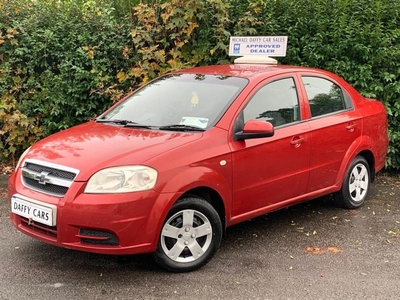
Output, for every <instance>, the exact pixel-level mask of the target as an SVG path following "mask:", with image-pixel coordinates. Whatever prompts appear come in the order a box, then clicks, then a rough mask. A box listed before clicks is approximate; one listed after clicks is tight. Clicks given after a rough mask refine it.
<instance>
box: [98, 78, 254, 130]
mask: <svg viewBox="0 0 400 300" xmlns="http://www.w3.org/2000/svg"><path fill="white" fill-rule="evenodd" d="M247 82H248V81H247V79H244V78H239V77H230V76H221V75H203V74H169V75H166V76H163V77H160V78H159V79H157V80H156V81H153V82H151V83H150V84H148V85H146V86H144V87H143V88H141V89H139V90H138V91H136V92H135V93H133V94H132V95H130V96H129V97H128V98H127V99H125V100H124V101H123V102H121V103H120V104H119V105H117V106H116V107H114V108H113V109H112V110H111V111H109V112H108V113H106V114H103V115H102V116H100V117H99V118H98V119H97V120H98V121H99V122H113V120H115V123H117V124H122V125H127V124H128V125H133V124H137V125H138V126H142V127H143V126H149V127H157V128H159V129H162V130H168V129H171V128H174V129H175V130H179V129H180V128H185V127H186V128H196V127H198V128H199V129H204V130H206V129H208V128H210V127H212V126H213V125H214V124H215V123H217V122H218V120H219V119H220V118H221V116H222V115H223V113H224V112H225V110H226V109H227V108H228V107H229V105H230V104H231V103H232V101H233V100H234V99H235V98H236V97H237V95H238V94H239V93H240V92H241V91H242V89H243V88H244V87H245V86H246V84H247ZM177 125H179V126H177ZM172 126H175V127H172ZM133 127H134V126H133Z"/></svg>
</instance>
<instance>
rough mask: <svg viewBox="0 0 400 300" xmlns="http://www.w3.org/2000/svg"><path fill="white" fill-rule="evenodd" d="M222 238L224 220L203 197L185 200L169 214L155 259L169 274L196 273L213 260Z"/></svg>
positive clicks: (176, 204) (180, 201) (176, 205)
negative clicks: (170, 272) (195, 271)
mask: <svg viewBox="0 0 400 300" xmlns="http://www.w3.org/2000/svg"><path fill="white" fill-rule="evenodd" d="M221 239H222V224H221V219H220V217H219V215H218V213H217V212H216V210H215V209H214V207H213V206H212V205H211V204H209V203H208V202H206V201H205V200H203V199H201V198H197V197H190V198H184V199H182V200H179V201H178V202H177V203H175V204H174V205H173V206H172V208H171V210H170V211H169V213H168V215H167V218H166V220H165V222H164V225H163V227H162V229H161V233H160V238H159V241H158V245H157V251H156V252H155V253H154V259H155V261H156V262H157V263H158V264H159V265H161V266H162V267H163V268H165V269H166V270H168V271H172V272H189V271H194V270H197V269H199V268H201V267H202V266H204V265H205V264H206V263H207V262H209V261H210V260H211V258H212V257H213V256H214V254H215V253H216V252H217V251H218V249H219V246H220V244H221Z"/></svg>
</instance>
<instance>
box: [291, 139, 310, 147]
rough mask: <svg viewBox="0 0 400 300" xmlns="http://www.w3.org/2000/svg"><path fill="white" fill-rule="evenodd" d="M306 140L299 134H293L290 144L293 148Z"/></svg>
mask: <svg viewBox="0 0 400 300" xmlns="http://www.w3.org/2000/svg"><path fill="white" fill-rule="evenodd" d="M305 141H306V139H305V138H303V137H300V136H295V137H294V138H293V139H292V140H291V141H290V145H292V146H294V147H295V148H299V147H300V145H301V144H302V143H304V142H305Z"/></svg>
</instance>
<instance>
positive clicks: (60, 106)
mask: <svg viewBox="0 0 400 300" xmlns="http://www.w3.org/2000/svg"><path fill="white" fill-rule="evenodd" d="M230 35H288V36H289V44H288V53H287V57H285V58H281V59H279V60H280V62H281V63H284V64H294V65H307V66H313V67H318V68H323V69H327V70H330V71H332V72H334V73H337V74H339V75H340V76H342V77H343V78H345V79H346V80H347V81H349V82H350V83H351V84H352V85H353V86H354V87H355V88H356V89H358V90H359V91H361V93H362V94H363V95H364V96H367V97H372V98H377V99H379V100H381V101H382V102H383V103H384V104H385V105H386V108H387V111H388V115H389V136H390V148H389V153H388V159H387V167H388V169H394V170H396V169H397V170H400V118H399V114H400V101H399V96H400V2H399V1H390V0H314V1H309V0H280V1H276V0H247V1H242V0H186V1H185V0H163V1H160V0H147V1H143V0H142V1H139V0H68V1H57V0H41V1H26V0H7V1H6V0H0V97H1V104H0V146H2V148H3V151H2V154H1V159H6V158H8V157H13V156H14V155H18V154H19V153H21V151H22V150H23V149H24V148H26V147H27V146H28V145H29V144H31V143H33V142H34V141H35V140H37V139H40V138H42V137H44V136H46V135H48V134H51V133H53V132H56V131H59V130H62V129H65V128H68V127H70V126H73V125H75V124H78V123H82V122H84V121H86V120H89V119H91V118H93V117H94V116H96V115H97V114H99V113H100V112H101V111H103V110H104V109H105V108H106V107H108V106H109V105H111V104H112V103H113V102H114V101H116V100H118V99H120V98H121V96H122V95H124V94H126V93H128V92H129V91H131V90H133V89H135V88H136V87H137V86H139V85H140V84H142V83H144V82H146V81H148V80H150V79H152V78H154V77H156V76H158V75H160V74H163V73H165V72H169V71H171V70H175V69H178V68H182V67H186V66H194V65H207V64H215V63H226V62H229V61H230V58H229V57H228V56H227V50H228V43H229V36H230Z"/></svg>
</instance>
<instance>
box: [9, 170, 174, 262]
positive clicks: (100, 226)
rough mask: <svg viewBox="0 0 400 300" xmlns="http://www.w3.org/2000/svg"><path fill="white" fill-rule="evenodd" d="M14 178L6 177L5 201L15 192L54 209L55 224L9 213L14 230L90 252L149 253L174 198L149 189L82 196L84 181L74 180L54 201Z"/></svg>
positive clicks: (52, 197) (172, 195) (51, 242)
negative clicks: (42, 222)
mask: <svg viewBox="0 0 400 300" xmlns="http://www.w3.org/2000/svg"><path fill="white" fill-rule="evenodd" d="M18 176H19V175H18V171H16V172H14V173H13V174H12V175H11V176H10V179H9V187H8V194H9V197H8V198H9V199H11V197H12V196H13V195H15V194H18V195H22V196H24V197H28V198H30V199H34V200H37V201H40V202H43V203H47V204H52V205H55V206H56V207H57V213H56V225H55V226H48V225H44V224H41V223H38V222H36V221H32V220H30V219H27V218H25V217H21V216H19V215H17V214H14V213H11V215H10V218H11V221H12V222H13V224H14V225H15V226H16V227H17V229H18V230H19V231H21V232H23V233H25V234H27V235H29V236H31V237H33V238H35V239H38V240H41V241H44V242H46V243H49V244H53V245H56V246H60V247H64V248H69V249H75V250H81V251H86V252H93V253H101V254H117V255H119V254H121V255H122V254H124V255H125V254H138V253H148V252H154V251H155V249H156V246H157V241H158V236H159V232H160V229H161V226H162V220H164V218H165V214H166V211H167V210H166V207H167V206H168V205H169V203H170V202H171V201H172V200H173V199H172V198H173V197H174V194H170V193H157V192H155V191H153V190H149V191H143V192H137V193H127V194H84V193H83V190H84V188H85V185H86V183H85V182H74V183H73V184H72V185H71V187H70V188H69V190H68V192H67V193H66V194H65V196H64V197H55V196H50V195H46V194H43V193H40V192H36V191H33V190H31V189H28V188H26V187H25V186H24V185H23V184H22V183H21V180H20V179H19V178H18ZM175 196H176V195H175ZM10 201H11V200H10Z"/></svg>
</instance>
